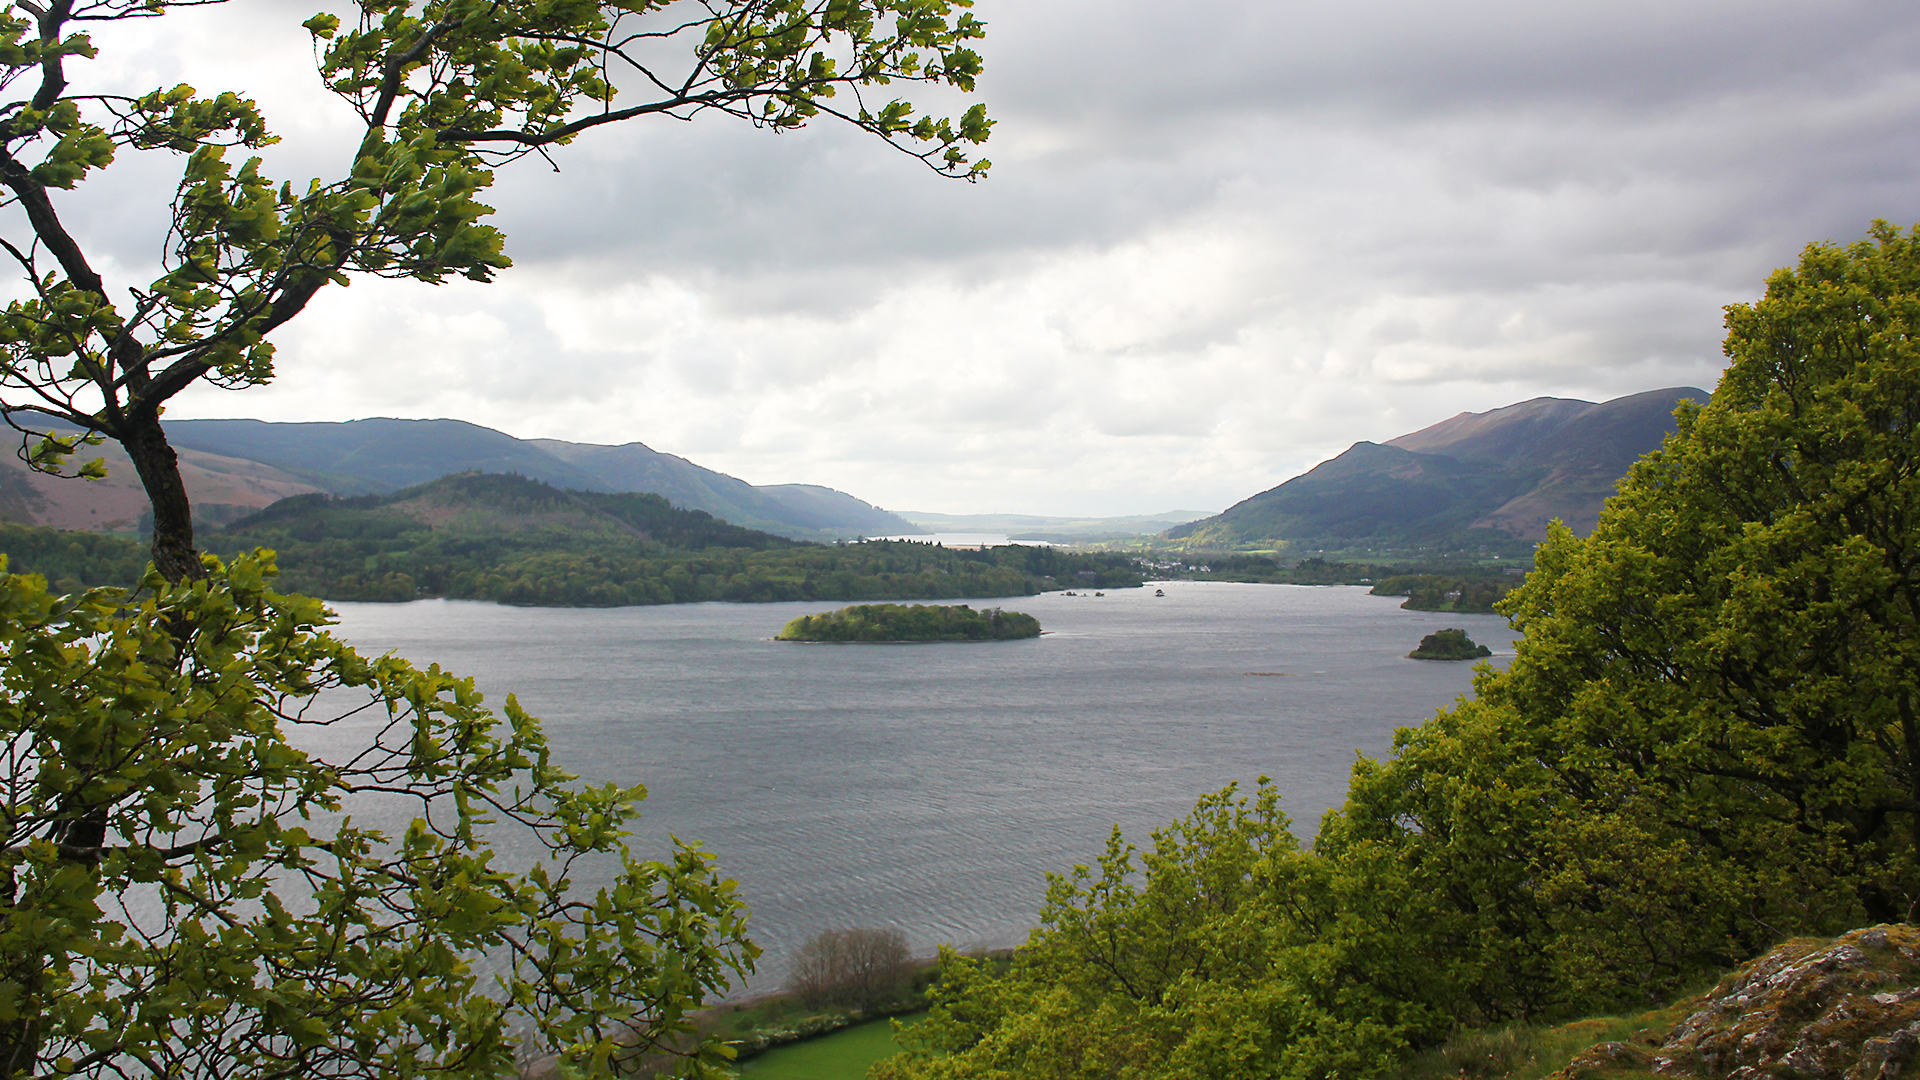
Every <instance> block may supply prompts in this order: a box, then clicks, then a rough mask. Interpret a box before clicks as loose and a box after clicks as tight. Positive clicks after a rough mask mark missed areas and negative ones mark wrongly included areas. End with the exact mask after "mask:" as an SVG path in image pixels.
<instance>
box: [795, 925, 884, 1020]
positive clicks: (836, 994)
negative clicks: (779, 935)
mask: <svg viewBox="0 0 1920 1080" xmlns="http://www.w3.org/2000/svg"><path fill="white" fill-rule="evenodd" d="M912 961H913V953H912V951H911V950H909V949H908V948H907V937H906V935H905V934H902V933H901V932H900V931H898V930H876V929H873V928H871V927H853V928H850V929H845V930H822V931H820V932H819V933H817V934H815V935H813V936H812V937H810V938H808V939H807V940H806V943H805V944H803V945H801V946H800V951H799V953H798V954H797V955H795V956H794V959H793V966H792V967H791V968H790V969H789V970H788V973H787V986H788V988H789V989H790V990H791V991H792V992H793V993H795V994H797V995H799V997H800V1001H801V1002H802V1003H803V1004H805V1005H806V1006H807V1007H808V1008H814V1009H818V1008H822V1007H824V1006H828V1005H837V1006H840V1007H841V1008H846V1009H853V1010H857V1011H860V1012H867V1011H870V1010H872V1009H876V1008H879V1007H880V1006H882V1005H890V1004H894V1003H896V1002H898V1001H899V999H900V997H901V995H902V994H903V993H904V992H905V991H906V988H907V977H908V975H910V974H911V965H912Z"/></svg>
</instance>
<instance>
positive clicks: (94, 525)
mask: <svg viewBox="0 0 1920 1080" xmlns="http://www.w3.org/2000/svg"><path fill="white" fill-rule="evenodd" d="M179 455H180V478H181V480H182V481H184V482H185V483H186V485H187V496H188V498H190V499H192V500H193V509H194V518H195V520H196V521H199V522H202V523H203V524H208V525H217V524H220V523H222V522H226V521H231V520H233V519H234V518H236V517H239V516H241V515H243V514H248V513H251V512H253V511H255V510H258V509H260V508H261V507H263V506H266V505H268V504H269V503H272V502H274V501H276V500H278V499H284V498H286V497H288V496H289V495H300V494H304V493H307V492H311V491H318V490H320V487H319V486H318V485H316V484H313V483H310V482H308V481H307V480H306V479H303V478H302V477H300V476H296V475H294V474H292V473H289V472H286V471H285V470H282V469H276V468H274V467H273V466H271V465H267V464H263V463H262V462H259V461H255V460H249V459H244V458H233V457H227V456H225V455H222V454H212V453H207V452H205V451H201V450H188V449H181V450H179ZM76 457H77V459H78V460H80V461H91V460H93V459H94V458H96V457H97V458H103V459H105V460H106V463H107V476H106V479H104V480H75V479H70V478H62V477H58V476H48V475H46V474H45V473H37V472H34V471H33V470H31V469H29V468H27V466H26V463H25V462H23V461H21V460H20V458H19V455H17V454H14V453H8V452H6V451H4V450H0V521H12V522H19V523H21V524H27V525H47V526H51V527H53V528H56V529H78V530H86V531H94V532H131V531H133V530H135V529H137V528H139V526H140V519H141V518H142V517H144V516H145V515H146V514H147V493H146V490H145V489H144V488H142V487H141V486H140V478H139V477H138V476H137V475H135V473H134V471H133V462H132V461H131V460H130V459H128V457H127V455H126V453H125V451H123V450H121V449H120V446H119V444H118V443H113V442H107V443H103V444H101V445H100V446H95V447H83V448H82V449H81V451H80V453H79V454H78V455H76Z"/></svg>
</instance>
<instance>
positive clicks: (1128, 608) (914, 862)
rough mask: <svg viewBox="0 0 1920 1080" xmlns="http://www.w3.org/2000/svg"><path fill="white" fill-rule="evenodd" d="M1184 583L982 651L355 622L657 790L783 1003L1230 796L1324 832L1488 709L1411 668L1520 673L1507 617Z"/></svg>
mask: <svg viewBox="0 0 1920 1080" xmlns="http://www.w3.org/2000/svg"><path fill="white" fill-rule="evenodd" d="M1159 587H1160V588H1163V589H1164V590H1165V592H1166V595H1165V596H1163V597H1156V596H1154V586H1151V585H1150V586H1148V587H1147V588H1144V589H1122V590H1113V591H1110V592H1108V593H1107V594H1106V595H1105V596H1093V595H1091V594H1082V595H1080V596H1065V595H1062V594H1059V593H1049V594H1046V595H1042V596H1032V597H1014V598H1009V599H1006V600H999V601H980V600H974V601H968V602H969V603H971V604H972V605H973V606H975V607H983V606H995V605H998V606H1004V607H1007V608H1009V609H1012V610H1019V611H1025V612H1027V613H1029V614H1032V615H1034V616H1036V617H1038V618H1039V620H1040V622H1041V624H1042V625H1043V626H1044V627H1045V628H1046V630H1047V633H1046V634H1045V635H1044V636H1042V637H1040V638H1037V639H1032V640H1026V641H1015V642H995V643H983V644H965V645H877V646H834V645H801V644H784V643H777V642H774V641H772V640H771V638H772V635H773V634H774V633H775V632H776V631H778V630H779V629H780V627H781V626H782V625H783V624H784V623H785V622H786V621H787V620H788V619H791V618H793V617H794V616H795V615H799V614H803V613H808V612H815V611H822V610H829V609H832V608H834V607H838V606H840V605H837V604H827V603H823V604H693V605H677V606H670V607H633V608H614V609H600V610H582V609H551V608H509V607H497V606H494V605H491V604H484V603H475V602H462V601H445V600H428V601H419V602H416V603H410V604H391V605H389V604H354V603H340V604H336V605H334V606H335V607H336V609H337V610H338V611H339V613H340V616H341V623H342V627H341V630H342V632H343V634H344V635H345V636H346V637H347V639H348V640H350V641H352V642H353V643H354V644H355V645H357V646H358V647H360V648H361V649H362V650H363V651H368V652H375V653H377V652H382V651H386V650H393V651H395V652H397V653H399V654H401V655H403V656H406V657H408V658H410V659H412V660H413V661H415V662H416V663H418V664H421V665H425V664H427V663H432V662H438V663H440V664H441V665H442V666H444V667H446V668H449V669H451V670H453V671H456V672H461V673H467V674H472V675H475V676H477V678H478V681H479V683H480V686H481V687H482V689H484V690H485V691H487V693H488V694H489V697H490V699H492V700H493V701H494V704H495V705H496V707H497V706H498V705H499V703H500V702H501V701H503V700H504V698H505V694H506V692H507V691H509V690H512V691H514V692H516V693H517V694H518V695H519V698H520V701H521V703H522V704H523V705H524V706H526V707H527V708H528V709H529V710H530V711H531V712H533V713H534V714H535V715H537V716H540V717H542V718H543V719H544V720H545V722H546V728H547V732H548V735H549V738H550V739H551V741H552V743H553V745H554V748H555V751H556V756H557V758H558V759H559V763H560V764H561V765H562V766H563V767H565V768H567V769H568V770H569V771H572V772H576V773H579V774H581V775H582V776H583V778H584V779H586V780H587V781H590V782H596V783H598V782H605V781H616V782H619V783H622V784H627V783H632V782H635V781H639V782H642V783H645V784H646V785H647V787H648V788H649V789H650V790H651V797H650V798H648V800H647V801H646V803H645V804H644V807H643V809H644V811H645V816H644V818H643V819H642V820H641V822H640V823H639V826H638V829H639V831H638V833H637V834H636V836H635V838H634V841H633V842H634V844H635V847H636V849H637V850H640V851H643V852H658V851H661V850H663V849H664V846H665V840H664V837H665V836H666V834H667V833H669V832H671V833H674V834H677V835H679V836H681V837H682V838H685V839H687V840H699V841H702V842H704V844H705V845H706V846H707V847H708V848H709V849H710V850H712V851H714V852H716V853H718V855H719V857H720V866H721V867H722V869H723V870H724V871H725V872H726V873H727V874H729V875H730V876H733V877H735V878H737V879H738V880H739V881H740V883H741V888H742V891H743V893H744V894H745V896H746V897H747V899H748V901H749V902H750V903H751V904H752V906H753V920H752V923H751V928H752V933H753V936H754V938H755V940H757V941H758V942H760V944H761V945H762V946H764V947H765V948H766V949H767V955H766V956H765V957H764V958H763V959H762V961H761V968H760V975H759V976H757V977H756V979H755V982H754V985H755V986H756V987H760V988H769V987H771V986H773V985H776V984H778V983H779V982H780V981H781V979H782V978H783V977H784V975H785V973H786V968H787V963H788V959H789V958H790V956H791V954H792V950H793V949H794V948H796V947H797V946H798V944H799V943H800V942H802V941H804V940H805V939H806V938H807V937H808V936H809V935H811V934H812V933H814V932H815V931H818V930H821V929H825V928H830V927H842V926H879V927H897V928H899V929H900V930H902V931H904V932H905V933H906V935H907V937H908V939H909V940H910V941H911V942H912V943H913V945H914V947H915V948H916V949H917V950H919V951H921V952H931V951H932V949H933V947H934V946H935V945H936V944H938V943H941V942H954V943H957V944H960V945H963V946H965V945H988V946H1002V945H1011V944H1015V943H1017V942H1018V941H1020V940H1022V939H1023V938H1024V936H1025V934H1026V931H1027V929H1028V928H1029V927H1031V926H1032V925H1033V922H1034V918H1035V913H1036V912H1037V911H1038V909H1039V907H1040V903H1041V900H1042V898H1043V893H1044V889H1045V879H1044V875H1045V874H1046V872H1047V871H1060V870H1064V869H1066V868H1067V867H1069V866H1071V865H1072V864H1074V863H1089V862H1092V861H1093V859H1094V857H1095V856H1096V855H1097V854H1098V853H1099V851H1100V850H1101V848H1102V845H1103V844H1104V842H1105V839H1106V835H1107V832H1108V830H1109V829H1110V828H1111V827H1112V826H1113V825H1114V824H1115V823H1118V824H1120V825H1121V826H1122V827H1123V828H1125V829H1126V831H1127V833H1128V835H1129V837H1131V838H1133V839H1135V840H1136V841H1144V840H1146V834H1147V832H1148V830H1150V829H1152V828H1155V827H1158V826H1160V825H1164V824H1165V823H1167V822H1168V821H1170V820H1172V819H1173V818H1175V817H1177V816H1180V815H1182V814H1184V813H1186V812H1187V811H1188V810H1190V809H1191V808H1192V805H1193V802H1194V800H1195V799H1196V798H1197V797H1198V796H1199V795H1201V794H1202V793H1204V792H1208V791H1212V790H1216V789H1218V788H1220V787H1222V786H1224V785H1225V784H1227V783H1228V782H1230V781H1236V780H1237V781H1240V782H1241V783H1242V784H1243V785H1250V784H1251V783H1252V782H1253V780H1254V778H1255V777H1257V776H1259V775H1260V774H1262V773H1265V774H1267V775H1270V776H1272V777H1273V778H1274V779H1275V780H1277V781H1278V782H1279V784H1280V787H1281V790H1282V791H1283V792H1284V795H1285V798H1284V806H1285V808H1286V810H1287V812H1288V813H1289V814H1291V815H1292V816H1293V817H1294V819H1295V822H1296V830H1297V831H1298V832H1300V833H1301V834H1302V835H1303V836H1306V835H1310V834H1311V833H1312V831H1313V829H1314V827H1315V824H1316V822H1317V820H1318V818H1319V816H1320V814H1321V812H1322V811H1324V810H1325V809H1327V808H1328V807H1330V806H1334V805H1337V804H1338V803H1339V802H1340V801H1341V799H1342V797H1343V795H1344V791H1345V786H1346V780H1347V774H1348V771H1349V769H1350V768H1351V766H1352V764H1353V760H1354V753H1355V751H1359V752H1361V753H1365V754H1368V755H1375V756H1377V755H1380V754H1383V753H1384V752H1385V751H1386V750H1387V748H1388V746H1389V744H1390V741H1391V739H1392V734H1393V730H1394V728H1395V727H1397V726H1400V725H1405V724H1415V723H1419V722H1421V721H1422V720H1425V719H1426V718H1427V717H1429V716H1431V715H1432V714H1433V712H1434V711H1435V710H1436V709H1438V708H1440V707H1442V706H1445V705H1448V704H1450V703H1451V702H1452V701H1453V700H1454V699H1455V698H1456V697H1457V696H1458V695H1460V694H1463V693H1466V692H1467V691H1468V689H1469V687H1470V683H1471V678H1472V671H1471V669H1470V667H1469V666H1468V665H1465V664H1443V663H1425V662H1421V661H1417V660H1408V659H1406V658H1405V656H1406V653H1407V651H1408V650H1410V649H1412V648H1413V647H1414V646H1415V645H1416V644H1418V643H1419V640H1420V638H1421V637H1422V636H1423V635H1425V634H1428V633H1431V632H1433V631H1434V630H1437V629H1441V628H1443V627H1448V626H1458V627H1462V628H1464V629H1466V630H1467V632H1468V633H1469V634H1470V635H1471V636H1472V637H1473V638H1474V639H1475V640H1477V641H1479V642H1481V643H1482V644H1486V645H1490V646H1491V647H1492V648H1493V649H1494V650H1495V657H1494V662H1495V663H1497V664H1504V663H1505V662H1506V660H1507V658H1508V657H1509V656H1510V655H1511V643H1512V640H1513V637H1514V635H1513V633H1512V631H1510V630H1508V629H1507V627H1506V623H1505V620H1503V619H1501V618H1499V617H1497V616H1488V615H1446V614H1434V613H1426V612H1411V611H1402V610H1400V609H1399V607H1398V606H1397V605H1398V603H1399V601H1398V600H1395V599H1387V598H1382V597H1372V596H1368V595H1367V594H1366V590H1365V589H1364V588H1357V587H1354V588H1345V587H1341V588H1311V587H1305V586H1292V585H1243V584H1229V583H1219V582H1170V583H1164V584H1161V585H1160V586H1159ZM507 854H509V855H511V854H514V852H512V851H509V852H507Z"/></svg>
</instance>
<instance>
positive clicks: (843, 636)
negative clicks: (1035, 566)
mask: <svg viewBox="0 0 1920 1080" xmlns="http://www.w3.org/2000/svg"><path fill="white" fill-rule="evenodd" d="M1039 636H1040V620H1039V619H1036V618H1034V617H1033V616H1031V615H1022V614H1021V613H1020V612H1017V611H1001V610H1000V609H999V608H987V609H986V610H985V611H975V610H973V609H972V608H970V607H968V606H967V605H965V604H957V605H954V606H952V607H946V606H942V605H939V604H913V605H911V606H909V605H907V604H855V605H854V606H852V607H849V608H841V609H840V610H839V611H829V612H825V613H823V614H820V615H802V616H800V617H799V618H797V619H795V620H793V621H792V622H790V623H788V624H787V625H786V626H785V627H784V628H783V629H782V630H781V631H780V632H779V633H778V634H776V635H774V640H775V641H831V642H842V643H854V644H865V645H887V644H901V643H904V642H917V641H1006V640H1010V639H1013V638H1030V637H1039Z"/></svg>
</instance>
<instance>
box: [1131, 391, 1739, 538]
mask: <svg viewBox="0 0 1920 1080" xmlns="http://www.w3.org/2000/svg"><path fill="white" fill-rule="evenodd" d="M1689 398H1690V399H1692V400H1694V401H1699V402H1705V401H1706V400H1707V398H1708V394H1707V392H1706V391H1704V390H1700V389H1697V388H1694V387H1675V388H1670V389H1665V390H1651V391H1648V392H1646V393H1643V394H1633V395H1631V396H1628V397H1622V398H1615V399H1613V400H1612V401H1606V402H1601V403H1599V404H1595V403H1593V402H1590V401H1579V400H1573V399H1568V398H1535V399H1533V400H1532V401H1523V402H1520V403H1519V404H1517V405H1509V406H1507V407H1506V408H1502V409H1493V410H1491V411H1489V412H1483V413H1461V414H1460V415H1459V416H1456V417H1453V418H1452V419H1450V420H1443V421H1441V422H1440V423H1438V424H1435V425H1433V426H1432V427H1428V428H1422V429H1421V430H1419V431H1416V432H1412V433H1411V434H1407V435H1402V436H1400V437H1398V438H1395V439H1389V440H1388V441H1387V442H1385V443H1384V444H1383V443H1371V442H1360V443H1355V444H1354V445H1353V446H1352V447H1351V448H1350V449H1348V450H1347V451H1346V452H1345V453H1343V454H1341V455H1340V456H1339V457H1336V458H1334V459H1332V460H1330V461H1325V462H1322V463H1321V464H1319V465H1317V466H1315V467H1314V468H1313V469H1312V470H1310V471H1308V472H1307V473H1305V474H1303V475H1300V476H1296V477H1294V478H1293V479H1291V480H1289V481H1287V482H1286V483H1284V484H1281V485H1280V486H1279V487H1276V488H1272V489H1270V490H1267V491H1263V492H1261V493H1260V494H1258V495H1255V496H1253V497H1251V498H1249V499H1246V500H1243V501H1242V502H1239V503H1237V504H1235V505H1233V506H1231V507H1228V508H1227V510H1226V511H1225V512H1223V513H1221V514H1218V515H1216V516H1214V517H1211V518H1206V519H1204V520H1201V521H1196V522H1192V523H1190V524H1187V525H1182V526H1178V527H1176V528H1173V529H1169V530H1168V531H1167V532H1165V533H1163V534H1162V535H1163V536H1165V537H1167V538H1169V539H1176V540H1187V541H1189V542H1192V543H1196V544H1201V545H1205V544H1218V545H1220V546H1223V547H1249V546H1258V545H1262V544H1269V543H1274V542H1279V541H1307V540H1312V541H1321V542H1324V543H1325V544H1330V545H1336V546H1342V547H1346V546H1357V545H1359V544H1361V543H1366V542H1373V543H1379V544H1406V545H1413V546H1432V545H1446V544H1454V543H1469V542H1473V541H1475V540H1476V539H1477V540H1479V541H1480V542H1497V541H1508V540H1513V539H1520V540H1537V539H1540V538H1541V537H1543V536H1545V535H1546V527H1547V523H1548V522H1550V521H1552V520H1553V519H1554V518H1559V519H1561V520H1563V521H1565V522H1566V523H1567V525H1568V526H1569V527H1571V528H1572V529H1573V530H1574V531H1576V532H1582V533H1584V532H1587V531H1589V530H1591V529H1592V528H1593V526H1594V524H1595V523H1596V522H1597V521H1598V520H1599V517H1600V509H1601V507H1602V505H1603V504H1604V503H1605V502H1606V500H1607V497H1608V496H1609V495H1611V494H1612V493H1613V486H1614V484H1615V483H1617V482H1618V481H1619V479H1620V477H1622V476H1624V475H1626V472H1627V469H1628V468H1629V467H1631V466H1632V464H1633V462H1634V461H1635V460H1636V459H1637V458H1639V457H1640V456H1641V455H1642V454H1645V453H1647V452H1649V451H1651V450H1654V449H1657V448H1658V447H1659V445H1660V440H1661V439H1663V438H1665V437H1666V435H1667V433H1669V432H1671V431H1673V430H1674V420H1673V410H1674V408H1675V407H1676V406H1677V405H1678V404H1679V402H1680V401H1681V400H1683V399H1689Z"/></svg>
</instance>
